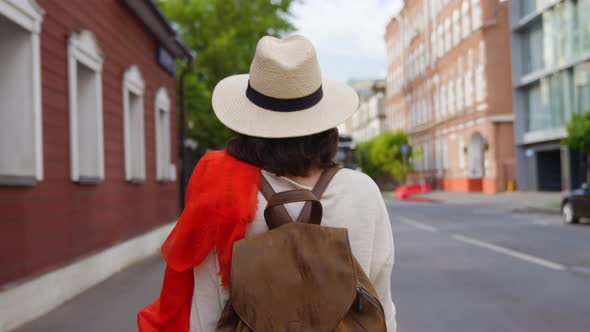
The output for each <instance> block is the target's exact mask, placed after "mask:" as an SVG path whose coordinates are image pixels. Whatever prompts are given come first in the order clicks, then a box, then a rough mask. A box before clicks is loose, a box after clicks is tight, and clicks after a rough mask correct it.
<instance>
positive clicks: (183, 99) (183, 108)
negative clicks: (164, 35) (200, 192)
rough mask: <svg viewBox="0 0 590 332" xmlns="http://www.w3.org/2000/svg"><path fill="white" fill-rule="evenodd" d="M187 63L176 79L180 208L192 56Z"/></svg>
mask: <svg viewBox="0 0 590 332" xmlns="http://www.w3.org/2000/svg"><path fill="white" fill-rule="evenodd" d="M187 61H188V62H187V65H186V67H184V69H183V70H182V73H180V79H179V81H178V85H179V87H178V91H179V98H180V101H179V105H180V130H179V140H180V141H179V142H178V148H179V150H178V156H179V158H180V192H179V194H180V210H181V211H182V210H183V209H184V196H185V194H186V169H185V164H186V163H185V159H184V150H185V149H184V141H185V139H186V95H185V79H186V75H187V74H189V73H190V72H191V71H192V69H193V57H192V56H189V57H188V60H187Z"/></svg>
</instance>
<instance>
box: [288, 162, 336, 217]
mask: <svg viewBox="0 0 590 332" xmlns="http://www.w3.org/2000/svg"><path fill="white" fill-rule="evenodd" d="M340 169H341V167H339V166H334V167H330V168H328V169H326V170H324V171H323V172H322V175H320V178H319V179H318V182H316V184H315V186H314V187H313V189H312V190H311V192H313V194H314V195H315V197H317V198H318V200H319V199H320V198H322V195H323V194H324V191H326V188H327V187H328V184H330V181H332V178H333V177H334V175H336V173H337V172H338V171H339V170H340ZM310 213H311V202H306V203H305V205H304V206H303V208H302V209H301V212H299V217H297V222H304V221H306V220H308V219H309V218H310Z"/></svg>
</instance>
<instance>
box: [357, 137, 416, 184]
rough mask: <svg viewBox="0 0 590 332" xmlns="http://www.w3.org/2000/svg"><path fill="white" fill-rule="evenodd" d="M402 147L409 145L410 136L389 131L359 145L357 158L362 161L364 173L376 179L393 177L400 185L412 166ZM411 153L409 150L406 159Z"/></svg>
mask: <svg viewBox="0 0 590 332" xmlns="http://www.w3.org/2000/svg"><path fill="white" fill-rule="evenodd" d="M402 145H408V135H407V134H406V133H405V132H403V131H396V132H389V131H388V132H385V133H383V134H381V135H379V136H377V137H375V138H374V139H372V140H370V141H367V142H363V143H361V144H359V145H358V147H357V158H358V159H359V160H361V168H362V170H363V172H365V173H367V174H368V175H369V176H371V177H373V178H375V179H379V178H383V177H391V178H393V179H395V180H396V181H397V182H398V183H399V182H403V181H405V178H406V175H407V174H408V173H410V172H412V166H411V165H410V164H409V163H408V162H407V160H404V155H403V154H402ZM411 152H412V151H411V148H410V149H408V151H407V155H406V158H407V156H408V155H411Z"/></svg>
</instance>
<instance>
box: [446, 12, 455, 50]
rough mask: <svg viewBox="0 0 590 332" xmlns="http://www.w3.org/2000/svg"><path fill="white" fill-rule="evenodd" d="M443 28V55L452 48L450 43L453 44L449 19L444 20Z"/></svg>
mask: <svg viewBox="0 0 590 332" xmlns="http://www.w3.org/2000/svg"><path fill="white" fill-rule="evenodd" d="M444 24H445V25H444V27H445V53H446V52H449V51H450V50H451V48H452V45H451V44H452V43H453V38H452V37H453V36H452V34H451V19H450V18H448V17H447V18H445V23H444Z"/></svg>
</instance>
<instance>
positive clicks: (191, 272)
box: [138, 36, 396, 332]
mask: <svg viewBox="0 0 590 332" xmlns="http://www.w3.org/2000/svg"><path fill="white" fill-rule="evenodd" d="M212 99H213V100H212V102H213V109H214V111H215V114H216V115H217V117H218V118H219V120H220V121H221V122H222V123H223V124H225V125H226V126H227V127H229V128H230V129H232V130H233V131H234V132H235V133H236V135H235V136H234V137H233V138H232V139H231V140H230V141H229V142H228V144H227V146H226V149H225V150H223V151H213V152H210V153H208V154H206V155H205V156H204V157H203V158H202V159H201V160H200V161H199V163H198V165H197V166H196V168H195V171H194V172H193V175H192V177H191V180H190V182H189V185H188V189H187V197H186V204H185V205H186V207H185V210H184V211H183V213H182V215H181V217H180V219H179V221H178V223H177V225H176V227H175V228H174V230H173V231H172V232H171V234H170V236H169V237H168V239H167V240H166V241H165V243H164V244H163V246H162V254H163V256H164V258H165V260H166V263H167V267H166V272H165V277H164V284H163V287H162V291H161V294H160V298H159V299H158V300H157V301H156V302H154V303H152V304H151V305H149V306H148V307H146V308H145V309H143V310H142V311H141V312H140V313H139V315H138V324H139V329H140V331H143V332H145V331H207V332H208V331H223V332H225V331H243V332H246V331H252V330H255V331H262V332H270V331H292V332H296V331H372V332H376V331H385V330H387V331H389V332H393V331H395V330H396V321H395V307H394V304H393V301H392V299H391V290H390V276H391V271H392V267H393V256H394V249H393V237H392V232H391V226H390V221H389V216H388V214H387V210H386V208H385V204H384V201H383V198H382V196H381V193H380V191H379V189H378V187H377V185H376V184H375V183H374V182H373V181H372V180H371V179H370V178H369V177H368V176H366V175H365V174H363V173H360V172H357V171H353V170H350V169H341V168H339V167H337V166H336V165H335V164H334V162H333V159H334V156H335V154H336V151H337V144H338V130H337V129H336V126H337V125H338V124H340V123H342V122H344V121H345V120H346V119H347V118H348V117H350V116H351V115H352V113H353V112H354V111H355V110H356V109H357V107H358V102H359V99H358V95H357V94H356V92H355V91H354V90H353V89H352V88H351V87H349V86H347V85H346V84H343V83H339V82H335V81H330V80H326V79H322V77H321V72H320V68H319V64H318V61H317V57H316V53H315V49H314V47H313V45H312V44H311V43H310V42H309V41H308V40H307V39H305V38H304V37H301V36H291V37H287V38H284V39H277V38H274V37H264V38H262V39H261V40H260V41H259V43H258V46H257V49H256V54H255V56H254V59H253V61H252V64H251V67H250V73H249V75H248V74H244V75H235V76H230V77H227V78H225V79H223V80H222V81H220V82H219V83H218V84H217V86H216V87H215V90H214V91H213V98H212ZM292 221H296V222H295V223H292ZM314 224H315V225H314ZM318 224H320V226H317V225H318ZM269 229H272V231H269ZM351 252H352V256H351Z"/></svg>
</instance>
